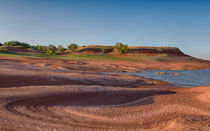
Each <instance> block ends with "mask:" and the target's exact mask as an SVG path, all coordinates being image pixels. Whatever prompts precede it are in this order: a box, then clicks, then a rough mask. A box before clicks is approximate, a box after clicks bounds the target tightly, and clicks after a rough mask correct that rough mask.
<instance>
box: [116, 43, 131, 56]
mask: <svg viewBox="0 0 210 131" xmlns="http://www.w3.org/2000/svg"><path fill="white" fill-rule="evenodd" d="M114 49H115V52H117V53H120V54H125V53H128V51H129V48H128V45H127V44H126V45H125V44H122V43H116V45H115V46H114Z"/></svg>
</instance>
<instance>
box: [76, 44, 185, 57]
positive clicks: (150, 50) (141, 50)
mask: <svg viewBox="0 0 210 131" xmlns="http://www.w3.org/2000/svg"><path fill="white" fill-rule="evenodd" d="M78 53H85V54H98V53H105V54H107V53H114V47H108V48H104V49H103V48H102V47H87V48H84V49H81V50H79V51H78ZM128 53H133V54H153V55H155V54H169V55H176V56H177V55H178V56H186V55H185V54H184V53H183V52H182V51H181V50H180V49H179V48H176V47H140V46H139V47H135V48H133V47H129V52H128Z"/></svg>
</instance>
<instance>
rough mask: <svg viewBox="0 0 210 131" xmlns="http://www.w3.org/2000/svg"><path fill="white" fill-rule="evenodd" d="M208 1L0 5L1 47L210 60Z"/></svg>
mask: <svg viewBox="0 0 210 131" xmlns="http://www.w3.org/2000/svg"><path fill="white" fill-rule="evenodd" d="M209 7H210V1H208V0H0V42H2V43H3V42H6V41H10V40H17V41H21V42H27V43H30V44H34V45H37V44H41V45H49V44H54V45H59V44H62V45H64V46H67V45H68V44H70V43H77V44H79V45H89V44H103V45H114V44H115V43H116V42H122V43H125V44H128V45H130V46H132V45H133V46H138V45H139V46H175V47H178V48H180V49H181V50H182V51H183V52H184V53H186V54H189V55H191V56H194V57H197V58H202V59H209V60H210V8H209Z"/></svg>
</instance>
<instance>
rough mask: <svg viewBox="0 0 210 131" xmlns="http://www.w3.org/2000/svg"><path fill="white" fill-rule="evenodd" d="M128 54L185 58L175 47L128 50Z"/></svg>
mask: <svg viewBox="0 0 210 131" xmlns="http://www.w3.org/2000/svg"><path fill="white" fill-rule="evenodd" d="M129 53H136V54H140V53H153V54H170V55H179V56H185V54H184V53H183V52H182V51H181V50H180V49H179V48H176V47H170V48H161V47H160V48H158V47H156V48H155V47H151V48H137V49H130V51H129Z"/></svg>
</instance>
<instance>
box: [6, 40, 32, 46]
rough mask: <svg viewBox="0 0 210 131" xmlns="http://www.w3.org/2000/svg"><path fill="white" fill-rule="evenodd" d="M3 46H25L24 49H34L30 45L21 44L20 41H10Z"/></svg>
mask: <svg viewBox="0 0 210 131" xmlns="http://www.w3.org/2000/svg"><path fill="white" fill-rule="evenodd" d="M3 45H4V46H23V47H26V48H31V47H32V46H31V45H29V44H28V43H24V42H19V41H8V42H4V44H3Z"/></svg>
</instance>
